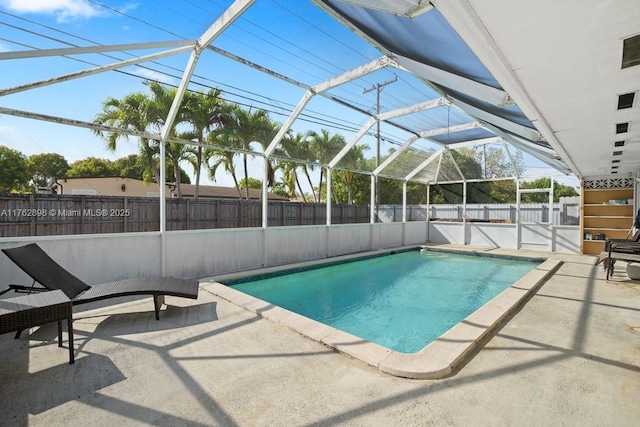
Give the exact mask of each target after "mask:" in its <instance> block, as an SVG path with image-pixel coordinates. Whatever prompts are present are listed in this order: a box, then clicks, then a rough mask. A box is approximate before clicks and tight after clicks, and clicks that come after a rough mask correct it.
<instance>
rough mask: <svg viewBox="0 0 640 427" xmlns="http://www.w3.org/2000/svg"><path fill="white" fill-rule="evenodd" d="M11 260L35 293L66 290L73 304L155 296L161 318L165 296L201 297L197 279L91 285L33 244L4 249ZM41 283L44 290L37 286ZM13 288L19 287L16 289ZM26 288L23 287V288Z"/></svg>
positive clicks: (171, 278)
mask: <svg viewBox="0 0 640 427" xmlns="http://www.w3.org/2000/svg"><path fill="white" fill-rule="evenodd" d="M2 252H4V253H5V255H7V256H8V257H9V258H10V259H11V261H13V262H14V263H15V264H17V265H18V267H20V268H21V269H22V270H23V271H24V272H25V273H27V274H28V275H29V276H31V278H32V279H33V281H34V283H33V286H32V287H30V288H29V289H33V290H49V291H51V290H56V289H59V290H61V291H63V292H64V293H65V294H66V295H67V297H69V299H70V300H71V302H72V303H73V305H78V304H84V303H89V302H93V301H99V300H103V299H107V298H115V297H120V296H128V295H152V296H153V302H154V305H155V312H156V319H158V320H159V319H160V308H161V306H162V304H163V303H164V297H165V295H169V296H175V297H182V298H191V299H197V298H198V286H199V283H198V281H197V280H190V279H176V278H174V277H144V278H136V279H126V280H117V281H115V282H110V283H101V284H97V285H92V286H89V285H87V284H86V283H84V282H83V281H82V280H80V279H78V278H77V277H76V276H74V275H73V274H71V273H69V272H68V271H67V270H65V269H64V268H62V267H61V266H60V265H59V264H58V263H57V262H55V261H54V260H53V259H52V258H51V257H50V256H49V255H47V254H46V253H45V252H44V251H43V250H42V248H40V246H38V245H37V244H35V243H31V244H28V245H25V246H19V247H15V248H8V249H2ZM36 282H37V283H39V284H40V285H41V286H42V287H43V288H39V287H36V286H35V284H36ZM14 288H18V287H16V286H14ZM20 288H23V289H24V287H20Z"/></svg>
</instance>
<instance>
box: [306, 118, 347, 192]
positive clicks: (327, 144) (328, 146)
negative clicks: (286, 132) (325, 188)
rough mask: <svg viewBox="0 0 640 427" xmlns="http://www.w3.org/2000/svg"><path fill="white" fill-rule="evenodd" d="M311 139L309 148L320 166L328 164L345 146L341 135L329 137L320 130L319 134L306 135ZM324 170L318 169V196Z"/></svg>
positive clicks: (327, 132) (328, 134)
mask: <svg viewBox="0 0 640 427" xmlns="http://www.w3.org/2000/svg"><path fill="white" fill-rule="evenodd" d="M307 135H308V136H309V137H310V138H311V142H310V148H311V151H312V153H313V154H314V155H315V157H316V159H317V160H318V161H319V162H320V163H321V164H324V165H326V164H328V163H329V162H330V161H331V159H333V158H334V157H335V156H336V155H337V154H338V153H339V152H340V150H341V149H342V147H344V146H345V145H346V142H345V140H344V137H343V136H342V135H338V134H336V135H331V134H330V133H329V131H328V130H326V129H322V130H320V133H317V132H315V131H310V132H308V134H307ZM323 177H324V168H322V169H320V182H319V183H318V194H320V195H321V194H322V180H323Z"/></svg>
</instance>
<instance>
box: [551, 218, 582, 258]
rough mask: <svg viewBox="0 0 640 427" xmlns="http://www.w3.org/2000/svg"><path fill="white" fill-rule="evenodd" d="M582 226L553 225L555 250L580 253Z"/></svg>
mask: <svg viewBox="0 0 640 427" xmlns="http://www.w3.org/2000/svg"><path fill="white" fill-rule="evenodd" d="M580 239H582V237H581V236H580V228H579V227H575V226H568V225H564V226H563V225H556V226H554V227H553V244H554V247H553V252H562V253H566V254H578V253H580Z"/></svg>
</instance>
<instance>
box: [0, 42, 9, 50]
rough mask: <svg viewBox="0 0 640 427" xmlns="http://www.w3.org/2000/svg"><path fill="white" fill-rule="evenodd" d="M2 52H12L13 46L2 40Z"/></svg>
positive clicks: (0, 46) (0, 44)
mask: <svg viewBox="0 0 640 427" xmlns="http://www.w3.org/2000/svg"><path fill="white" fill-rule="evenodd" d="M0 52H11V48H9V46H7V45H6V44H4V43H2V42H0Z"/></svg>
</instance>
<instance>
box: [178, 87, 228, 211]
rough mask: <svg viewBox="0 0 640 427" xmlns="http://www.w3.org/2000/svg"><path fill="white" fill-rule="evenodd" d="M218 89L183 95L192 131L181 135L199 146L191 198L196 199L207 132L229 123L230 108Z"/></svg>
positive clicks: (214, 130) (186, 114) (196, 149)
mask: <svg viewBox="0 0 640 427" xmlns="http://www.w3.org/2000/svg"><path fill="white" fill-rule="evenodd" d="M221 95H222V92H221V91H220V90H219V89H211V90H210V91H209V92H207V93H201V92H198V93H194V92H187V93H185V97H184V103H185V110H186V111H185V119H186V121H187V122H188V123H190V124H191V126H192V127H193V129H192V130H191V131H189V132H186V134H184V135H183V137H185V139H193V140H195V141H197V142H198V143H199V144H200V145H198V146H197V147H195V150H193V152H194V159H193V168H194V171H195V173H196V184H195V191H194V194H193V198H194V199H197V198H198V192H199V188H200V173H201V171H202V163H203V147H202V144H204V143H206V142H207V134H208V133H209V132H217V131H219V130H220V128H221V126H223V125H224V124H228V123H229V122H230V118H229V115H230V113H231V106H230V104H228V103H227V102H225V101H224V100H223V99H222V98H221Z"/></svg>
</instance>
